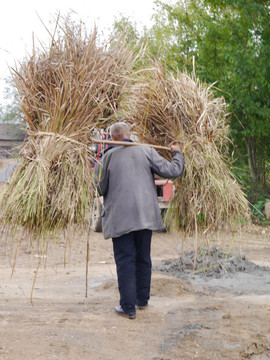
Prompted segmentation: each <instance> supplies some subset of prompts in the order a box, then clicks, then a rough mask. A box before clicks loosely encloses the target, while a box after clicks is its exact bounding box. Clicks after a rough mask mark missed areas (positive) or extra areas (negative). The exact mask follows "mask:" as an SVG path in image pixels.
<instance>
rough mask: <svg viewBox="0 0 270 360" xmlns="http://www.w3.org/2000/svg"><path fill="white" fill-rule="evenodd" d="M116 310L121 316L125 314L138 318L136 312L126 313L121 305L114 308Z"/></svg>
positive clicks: (131, 317) (130, 317)
mask: <svg viewBox="0 0 270 360" xmlns="http://www.w3.org/2000/svg"><path fill="white" fill-rule="evenodd" d="M114 311H115V312H116V314H118V315H120V316H124V317H127V318H129V319H136V313H135V312H133V313H126V312H125V311H124V310H123V309H122V307H121V306H116V307H115V308H114Z"/></svg>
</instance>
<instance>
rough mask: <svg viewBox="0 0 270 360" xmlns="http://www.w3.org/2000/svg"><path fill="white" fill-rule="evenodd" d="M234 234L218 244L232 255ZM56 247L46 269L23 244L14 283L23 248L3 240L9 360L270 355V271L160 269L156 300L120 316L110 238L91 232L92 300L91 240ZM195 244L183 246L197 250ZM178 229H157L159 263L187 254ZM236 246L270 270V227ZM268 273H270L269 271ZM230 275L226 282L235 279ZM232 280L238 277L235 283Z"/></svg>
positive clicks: (0, 344) (4, 344)
mask: <svg viewBox="0 0 270 360" xmlns="http://www.w3.org/2000/svg"><path fill="white" fill-rule="evenodd" d="M231 240H232V235H222V236H220V237H219V238H217V241H216V243H215V245H216V246H218V247H220V248H222V249H227V248H228V247H229V246H230V245H231ZM70 241H71V243H72V246H71V249H67V250H66V256H65V259H66V266H65V267H64V266H63V259H64V253H65V246H64V243H63V242H61V241H59V243H58V244H57V245H51V246H50V248H49V249H48V251H47V254H46V258H45V260H46V268H45V269H44V268H43V267H41V268H40V269H39V273H38V278H37V281H36V284H35V289H34V293H33V306H32V305H31V303H30V300H29V297H30V293H31V287H32V284H33V278H34V276H35V271H36V264H37V262H38V261H39V255H38V254H37V253H36V252H35V251H34V250H33V249H32V248H31V247H30V246H29V244H28V243H27V242H26V241H24V239H23V240H22V246H21V248H20V251H19V254H18V258H17V262H16V268H15V272H14V275H13V278H12V280H11V279H10V275H11V268H12V264H13V259H14V247H12V246H10V244H9V243H6V241H5V236H4V235H2V237H1V240H0V299H1V307H0V325H1V326H0V360H28V359H29V360H30V359H31V360H45V359H46V360H48V359H57V360H62V359H65V360H75V359H82V360H84V359H85V360H86V359H87V360H97V359H102V360H137V359H138V360H173V359H182V360H190V359H200V360H206V359H211V360H214V359H217V360H219V359H229V360H234V359H235V360H239V359H252V360H257V359H261V360H264V359H265V360H266V359H270V270H269V269H265V271H263V272H261V273H260V272H259V273H257V274H254V276H253V275H252V273H251V274H245V273H236V274H232V275H230V276H229V277H226V278H225V277H224V278H223V277H221V278H220V279H204V278H203V277H195V276H189V277H183V278H181V277H180V278H177V277H175V276H171V275H166V274H164V273H159V272H156V271H154V272H153V279H152V288H151V300H150V305H149V307H148V309H147V310H144V311H137V319H136V320H129V319H125V318H121V317H119V316H117V315H116V314H114V311H113V308H114V306H115V305H117V304H118V291H117V283H116V273H115V265H114V261H113V255H112V244H111V241H105V240H104V239H103V237H102V235H101V234H96V233H92V234H91V239H90V252H91V254H90V264H89V278H88V297H87V298H85V247H86V245H85V241H86V239H85V236H84V234H80V233H78V232H77V233H76V234H74V235H73V236H71V239H70ZM193 241H194V239H189V240H187V241H186V243H185V248H184V250H190V249H191V248H193ZM179 248H181V239H180V236H179V235H178V234H177V233H167V234H165V233H155V234H154V238H153V242H152V261H153V265H154V266H155V265H158V264H162V263H164V261H165V260H170V261H174V260H176V259H177V258H179ZM234 250H235V252H238V253H241V254H243V253H245V254H246V257H247V258H248V260H250V261H252V262H255V263H257V264H259V265H264V266H270V228H266V229H265V228H252V229H250V230H249V231H246V232H245V233H244V234H242V235H237V236H236V237H235V243H234ZM268 270H269V271H268ZM226 279H227V280H226ZM228 279H229V280H228Z"/></svg>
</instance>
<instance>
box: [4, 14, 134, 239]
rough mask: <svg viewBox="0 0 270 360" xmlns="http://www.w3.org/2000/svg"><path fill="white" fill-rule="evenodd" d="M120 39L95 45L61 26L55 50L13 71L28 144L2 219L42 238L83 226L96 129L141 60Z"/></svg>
mask: <svg viewBox="0 0 270 360" xmlns="http://www.w3.org/2000/svg"><path fill="white" fill-rule="evenodd" d="M122 40H123V39H121V37H120V39H119V40H118V41H114V42H113V44H108V45H104V46H101V45H98V41H97V34H96V31H94V32H93V33H92V34H91V35H88V34H87V32H86V31H85V30H84V28H83V25H82V24H79V25H73V24H71V23H70V22H69V21H68V20H67V19H60V17H58V19H57V20H56V27H55V32H54V34H53V35H51V46H50V47H49V48H43V49H42V50H39V49H37V48H36V47H35V44H34V45H33V54H32V56H31V57H29V58H28V59H26V60H25V61H24V62H23V63H21V64H20V68H19V70H17V69H15V70H13V71H12V74H13V77H14V80H15V84H16V87H17V89H18V91H19V94H20V99H21V108H22V110H23V113H24V120H25V122H26V123H27V128H28V139H27V142H26V144H25V146H24V148H23V149H22V151H21V153H20V155H21V157H22V160H21V162H20V163H19V165H18V166H17V168H16V171H15V172H14V174H13V176H12V178H11V179H10V181H9V185H8V186H5V187H4V189H3V191H2V192H1V199H0V207H1V210H2V211H1V212H2V218H3V219H4V221H5V223H8V224H10V225H11V226H12V228H16V227H17V226H19V225H22V226H23V227H24V229H28V230H29V231H34V232H35V234H37V235H41V234H44V233H46V232H47V231H55V230H57V229H61V228H64V227H66V226H67V225H68V224H72V223H85V219H86V218H87V217H89V216H88V215H87V214H88V213H89V211H90V209H91V207H92V203H93V197H94V194H95V186H94V178H93V171H92V169H91V167H90V162H89V156H92V154H91V152H90V151H89V148H90V145H91V136H92V131H93V129H94V128H95V127H96V126H97V125H98V124H100V122H102V121H106V119H108V118H109V117H110V116H111V115H112V114H114V112H115V111H116V110H117V107H118V106H119V101H120V97H121V94H122V91H123V88H124V86H125V83H126V75H127V74H128V72H129V69H130V68H132V66H133V62H134V61H135V60H136V59H135V56H134V55H133V53H132V52H131V51H130V50H128V48H127V46H126V45H125V42H124V41H122Z"/></svg>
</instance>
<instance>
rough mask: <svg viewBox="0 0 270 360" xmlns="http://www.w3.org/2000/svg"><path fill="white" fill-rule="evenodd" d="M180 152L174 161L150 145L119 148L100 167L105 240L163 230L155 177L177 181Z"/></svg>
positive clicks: (176, 154)
mask: <svg viewBox="0 0 270 360" xmlns="http://www.w3.org/2000/svg"><path fill="white" fill-rule="evenodd" d="M183 167H184V160H183V156H182V154H181V152H180V151H174V152H173V159H172V161H171V162H169V161H167V160H165V159H164V158H163V157H161V156H160V155H159V154H158V153H157V152H156V150H154V149H153V148H150V147H147V146H118V147H113V148H111V149H110V150H108V151H107V152H106V153H105V155H104V156H103V158H102V161H101V164H98V163H97V164H96V166H95V173H96V176H97V183H98V191H99V194H100V195H101V196H103V197H104V208H103V211H102V228H103V235H104V238H105V239H108V238H115V237H119V236H121V235H123V234H127V233H129V232H131V231H136V230H143V229H149V230H161V229H162V228H163V223H162V218H161V214H160V209H159V205H158V198H157V191H156V187H155V182H154V174H157V175H160V176H162V177H165V178H176V177H178V176H180V175H181V174H182V172H183Z"/></svg>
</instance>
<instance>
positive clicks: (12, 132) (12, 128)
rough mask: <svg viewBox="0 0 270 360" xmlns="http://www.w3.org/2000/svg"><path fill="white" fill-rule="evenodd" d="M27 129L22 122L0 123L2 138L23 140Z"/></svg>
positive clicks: (0, 137) (0, 136) (0, 138)
mask: <svg viewBox="0 0 270 360" xmlns="http://www.w3.org/2000/svg"><path fill="white" fill-rule="evenodd" d="M25 138H26V131H25V129H24V128H23V127H22V125H20V124H0V140H8V141H12V140H13V141H23V140H24V139H25Z"/></svg>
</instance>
